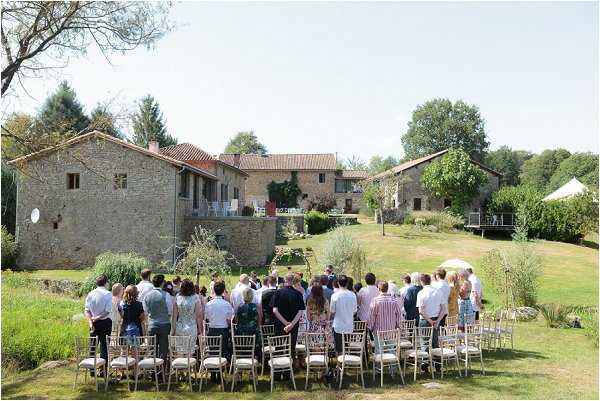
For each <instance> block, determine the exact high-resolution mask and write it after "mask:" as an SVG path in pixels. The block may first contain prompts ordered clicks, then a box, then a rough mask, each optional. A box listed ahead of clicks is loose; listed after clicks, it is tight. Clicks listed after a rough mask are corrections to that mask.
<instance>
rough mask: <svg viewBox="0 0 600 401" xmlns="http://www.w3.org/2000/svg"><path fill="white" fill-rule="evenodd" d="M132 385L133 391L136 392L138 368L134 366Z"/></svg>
mask: <svg viewBox="0 0 600 401" xmlns="http://www.w3.org/2000/svg"><path fill="white" fill-rule="evenodd" d="M134 375H135V377H134V379H133V381H134V385H133V391H134V392H136V391H137V385H138V375H139V368H138V367H137V366H136V367H135V369H134Z"/></svg>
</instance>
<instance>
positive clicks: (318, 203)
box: [306, 193, 335, 213]
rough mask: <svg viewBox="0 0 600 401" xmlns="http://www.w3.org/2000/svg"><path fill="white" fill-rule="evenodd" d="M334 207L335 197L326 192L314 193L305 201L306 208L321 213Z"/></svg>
mask: <svg viewBox="0 0 600 401" xmlns="http://www.w3.org/2000/svg"><path fill="white" fill-rule="evenodd" d="M334 207H335V197H334V196H333V195H332V194H328V193H322V194H316V195H315V196H313V197H312V198H311V199H310V200H309V201H308V202H307V203H306V209H307V210H317V211H319V212H321V213H327V212H328V211H330V210H331V209H333V208H334Z"/></svg>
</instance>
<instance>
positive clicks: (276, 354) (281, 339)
mask: <svg viewBox="0 0 600 401" xmlns="http://www.w3.org/2000/svg"><path fill="white" fill-rule="evenodd" d="M291 342H292V337H291V335H290V334H288V335H286V336H271V337H269V338H267V343H268V346H269V356H270V359H269V367H270V368H271V392H273V385H274V383H275V373H284V372H290V375H291V378H292V384H293V385H294V390H296V380H295V379H294V368H293V367H292V344H291Z"/></svg>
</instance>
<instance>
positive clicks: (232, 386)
mask: <svg viewBox="0 0 600 401" xmlns="http://www.w3.org/2000/svg"><path fill="white" fill-rule="evenodd" d="M231 366H232V367H233V363H232V364H231ZM229 374H231V369H229ZM236 374H237V369H234V370H233V376H232V377H231V392H232V393H233V388H234V387H235V376H236Z"/></svg>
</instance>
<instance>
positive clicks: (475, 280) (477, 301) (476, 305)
mask: <svg viewBox="0 0 600 401" xmlns="http://www.w3.org/2000/svg"><path fill="white" fill-rule="evenodd" d="M465 270H466V271H467V273H469V282H470V283H471V296H470V298H471V304H473V312H475V320H479V311H481V310H482V309H483V302H482V299H483V290H482V288H481V280H479V277H477V276H476V275H475V273H473V269H471V268H470V267H468V268H467V269H465Z"/></svg>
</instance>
